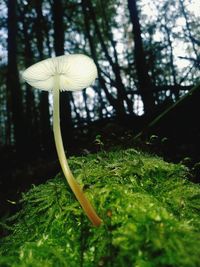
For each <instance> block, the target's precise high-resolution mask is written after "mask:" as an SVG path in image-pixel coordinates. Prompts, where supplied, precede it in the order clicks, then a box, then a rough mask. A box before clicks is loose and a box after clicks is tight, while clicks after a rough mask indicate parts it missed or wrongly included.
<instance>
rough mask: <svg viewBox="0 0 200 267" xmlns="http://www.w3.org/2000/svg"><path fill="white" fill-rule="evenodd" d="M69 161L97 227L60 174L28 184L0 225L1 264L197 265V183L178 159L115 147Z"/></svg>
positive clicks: (199, 225) (90, 266) (70, 266)
mask: <svg viewBox="0 0 200 267" xmlns="http://www.w3.org/2000/svg"><path fill="white" fill-rule="evenodd" d="M99 142H100V141H99ZM99 142H98V143H99ZM101 145H102V144H101ZM69 165H70V167H71V169H72V172H73V173H74V176H75V177H76V179H77V181H78V183H79V184H81V185H84V186H83V190H84V192H85V194H86V195H87V196H88V198H89V199H90V200H91V201H92V203H93V205H94V207H96V210H97V213H98V214H99V216H100V217H101V219H102V221H103V223H102V224H101V226H100V227H98V228H96V227H92V225H91V223H90V222H89V221H88V219H87V217H86V216H85V214H84V213H83V211H82V209H81V208H80V206H79V203H78V202H77V201H76V199H75V197H74V195H73V194H72V192H71V190H70V188H69V186H68V184H67V183H66V180H65V178H64V177H63V175H62V174H61V173H59V174H58V175H56V176H55V178H53V179H50V180H49V181H47V182H46V183H43V184H40V185H38V186H32V187H31V190H29V191H28V192H27V193H25V194H23V196H22V201H21V202H20V203H21V205H22V209H20V210H19V212H18V213H16V214H15V215H14V216H13V217H12V218H10V219H9V220H7V221H5V223H2V224H1V225H0V227H1V228H4V229H6V230H7V231H8V232H9V233H10V234H9V235H8V236H7V237H5V238H3V239H1V240H0V242H1V246H0V265H1V266H7V267H11V266H16V267H22V266H35V267H42V266H48V267H53V266H62V267H65V266H66V267H77V266H86V267H94V266H107V267H108V266H116V267H121V266H139V267H144V266H146V267H147V266H148V267H165V266H174V267H176V266H177V267H179V266H182V267H197V266H199V265H200V258H199V246H200V242H199V228H200V220H199V219H200V218H199V209H200V203H199V194H200V188H199V186H198V185H197V184H194V183H192V182H190V181H189V180H188V175H189V172H188V169H187V168H186V167H185V166H184V165H181V164H172V163H167V162H166V161H163V160H162V159H161V158H159V157H157V156H153V155H150V154H147V153H143V152H140V151H138V150H136V149H134V148H129V149H120V148H119V147H118V148H115V149H113V150H112V151H109V152H107V151H105V150H102V151H100V152H99V153H96V154H91V153H88V155H86V156H79V157H77V156H76V157H75V156H73V157H71V158H70V160H69Z"/></svg>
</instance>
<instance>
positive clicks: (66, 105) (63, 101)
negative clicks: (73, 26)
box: [52, 0, 73, 148]
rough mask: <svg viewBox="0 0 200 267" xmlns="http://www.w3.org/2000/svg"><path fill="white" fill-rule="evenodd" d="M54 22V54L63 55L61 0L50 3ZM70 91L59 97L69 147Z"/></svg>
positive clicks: (70, 129)
mask: <svg viewBox="0 0 200 267" xmlns="http://www.w3.org/2000/svg"><path fill="white" fill-rule="evenodd" d="M52 13H53V24H54V50H55V53H56V56H60V55H64V52H65V51H64V39H65V38H64V24H63V6H62V0H54V1H53V3H52ZM70 94H71V93H70V92H62V93H61V98H60V122H61V128H62V133H63V138H64V139H63V140H64V144H65V145H66V146H67V147H68V148H69V146H70V143H71V140H72V139H73V135H72V131H73V122H72V117H71V105H70V97H72V95H71V96H70Z"/></svg>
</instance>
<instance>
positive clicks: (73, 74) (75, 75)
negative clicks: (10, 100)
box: [22, 54, 101, 226]
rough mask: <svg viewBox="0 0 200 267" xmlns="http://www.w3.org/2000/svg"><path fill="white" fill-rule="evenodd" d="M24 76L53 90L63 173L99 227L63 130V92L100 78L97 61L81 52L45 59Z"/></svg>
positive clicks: (82, 87) (33, 82)
mask: <svg viewBox="0 0 200 267" xmlns="http://www.w3.org/2000/svg"><path fill="white" fill-rule="evenodd" d="M22 76H23V78H24V79H25V80H26V82H27V83H29V84H30V85H31V86H33V87H35V88H38V89H41V90H46V91H50V92H52V93H53V132H54V138H55V144H56V149H57V153H58V158H59V161H60V164H61V168H62V170H63V173H64V175H65V177H66V179H67V181H68V183H69V185H70V187H71V189H72V191H73V192H74V194H75V196H76V198H77V200H78V201H79V203H80V205H81V206H82V208H83V210H84V211H85V213H86V215H87V216H88V218H89V219H90V221H91V222H92V223H93V225H95V226H99V225H100V224H101V219H100V218H99V216H98V215H97V214H96V212H95V210H94V208H93V207H92V205H91V203H90V202H89V200H88V199H87V198H86V196H85V195H84V193H83V191H82V189H81V187H80V186H79V184H78V183H77V182H76V180H75V178H74V176H73V174H72V172H71V170H70V168H69V165H68V162H67V159H66V156H65V152H64V148H63V142H62V136H61V130H60V107H59V97H60V91H77V90H81V89H84V88H86V87H88V86H90V85H91V84H92V83H93V82H94V80H95V79H96V78H97V68H96V65H95V63H94V61H93V60H92V59H91V58H89V57H88V56H85V55H81V54H73V55H63V56H59V57H54V58H49V59H45V60H43V61H40V62H38V63H36V64H34V65H32V66H31V67H29V68H27V69H26V70H25V71H24V72H23V74H22Z"/></svg>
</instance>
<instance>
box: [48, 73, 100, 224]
mask: <svg viewBox="0 0 200 267" xmlns="http://www.w3.org/2000/svg"><path fill="white" fill-rule="evenodd" d="M59 89H60V88H59V76H55V86H54V90H53V132H54V139H55V144H56V150H57V153H58V158H59V161H60V165H61V168H62V170H63V173H64V175H65V177H66V179H67V182H68V184H69V186H70V187H71V189H72V191H73V193H74V195H75V196H76V198H77V200H78V201H79V203H80V205H81V206H82V208H83V210H84V211H85V213H86V215H87V216H88V218H89V219H90V221H91V222H92V223H93V225H94V226H99V225H100V224H101V219H100V218H99V216H98V215H97V214H96V212H95V210H94V208H93V207H92V205H91V203H90V202H89V200H88V199H87V198H86V196H85V195H84V193H83V191H82V189H81V187H80V185H79V184H78V183H77V182H76V180H75V178H74V176H73V174H72V172H71V170H70V168H69V165H68V162H67V159H66V156H65V151H64V148H63V142H62V136H61V130H60V104H59V102H60V101H59V98H60V90H59Z"/></svg>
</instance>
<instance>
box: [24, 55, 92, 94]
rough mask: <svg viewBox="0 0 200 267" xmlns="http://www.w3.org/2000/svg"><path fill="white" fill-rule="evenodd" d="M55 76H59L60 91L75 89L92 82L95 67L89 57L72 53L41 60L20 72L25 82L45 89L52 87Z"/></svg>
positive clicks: (49, 89)
mask: <svg viewBox="0 0 200 267" xmlns="http://www.w3.org/2000/svg"><path fill="white" fill-rule="evenodd" d="M55 76H59V79H58V81H59V89H60V91H77V90H81V89H84V88H86V87H88V86H90V85H91V84H92V83H93V82H94V80H95V79H96V78H97V67H96V65H95V63H94V61H93V60H92V59H91V58H90V57H88V56H86V55H82V54H72V55H63V56H59V57H53V58H48V59H45V60H42V61H40V62H38V63H36V64H34V65H32V66H30V67H29V68H27V69H26V70H25V71H24V72H23V73H22V77H23V78H24V80H25V81H26V82H27V83H29V84H30V85H31V86H33V87H35V88H38V89H41V90H46V91H52V90H53V89H54V87H55Z"/></svg>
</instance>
